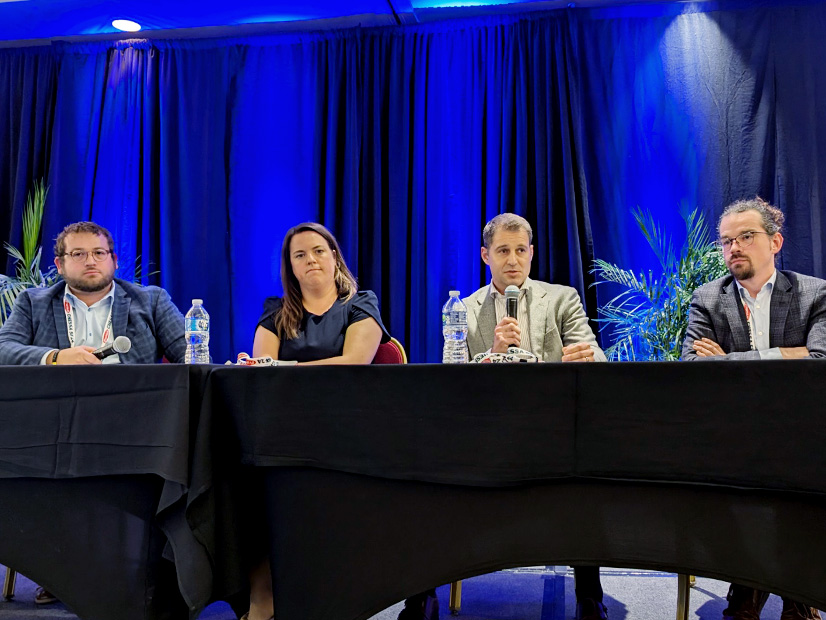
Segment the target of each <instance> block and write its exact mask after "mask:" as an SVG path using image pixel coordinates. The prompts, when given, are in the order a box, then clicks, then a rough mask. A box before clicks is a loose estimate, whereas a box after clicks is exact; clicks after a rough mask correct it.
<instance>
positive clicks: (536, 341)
mask: <svg viewBox="0 0 826 620" xmlns="http://www.w3.org/2000/svg"><path fill="white" fill-rule="evenodd" d="M532 240H533V230H532V229H531V225H530V224H529V223H528V221H527V220H525V218H523V217H520V216H518V215H516V214H513V213H502V214H500V215H497V216H496V217H494V218H493V219H492V220H491V221H490V222H488V223H487V224H486V225H485V228H484V230H483V231H482V241H483V244H484V245H483V246H482V260H483V261H484V262H485V264H486V265H488V267H490V275H491V282H490V284H489V285H488V286H485V287H482V288H481V289H479V290H478V291H476V292H475V293H473V294H472V295H470V296H469V297H466V298H465V299H464V300H463V301H464V303H465V305H466V306H467V321H468V338H467V341H468V349H469V353H470V356H471V357H473V356H475V355H478V354H479V353H485V352H489V353H507V351H508V347H519V348H520V349H524V350H526V351H530V352H531V353H533V354H534V355H536V356H537V357H538V358H539V359H540V360H542V361H544V362H594V361H599V362H604V361H606V359H605V354H604V353H603V352H602V349H600V348H599V345H598V344H597V341H596V338H594V332H593V331H591V328H590V326H589V325H588V317H587V316H586V314H585V310H584V308H583V307H582V302H581V301H580V299H579V294H578V293H577V291H576V290H575V289H573V288H571V287H568V286H560V285H557V284H547V283H545V282H537V281H535V280H531V279H530V278H529V277H528V274H529V273H530V270H531V259H532V258H533V245H531V242H532ZM511 286H512V287H516V288H517V289H518V292H517V291H514V290H513V289H511V290H510V291H509V294H511V295H512V294H514V293H516V295H515V296H516V300H517V303H516V306H517V310H516V317H513V316H508V314H509V313H508V310H507V305H508V301H507V300H506V295H505V289H506V288H508V287H511ZM511 303H512V302H511ZM511 307H512V306H511ZM511 313H512V312H511ZM574 577H575V581H576V598H577V611H576V618H577V620H605V619H606V618H607V617H608V611H607V609H606V608H605V605H603V603H602V586H601V584H600V580H599V567H597V566H577V567H574Z"/></svg>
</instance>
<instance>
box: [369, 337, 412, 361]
mask: <svg viewBox="0 0 826 620" xmlns="http://www.w3.org/2000/svg"><path fill="white" fill-rule="evenodd" d="M372 363H373V364H406V363H407V354H406V353H405V352H404V347H403V346H402V344H401V342H399V341H398V340H396V339H395V338H391V339H390V341H389V342H385V343H383V344H380V345H379V348H378V349H377V350H376V355H375V357H374V358H373V362H372Z"/></svg>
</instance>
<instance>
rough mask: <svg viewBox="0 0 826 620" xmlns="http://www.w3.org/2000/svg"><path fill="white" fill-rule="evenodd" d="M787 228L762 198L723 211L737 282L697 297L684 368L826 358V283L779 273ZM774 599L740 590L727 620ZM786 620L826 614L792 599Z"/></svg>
mask: <svg viewBox="0 0 826 620" xmlns="http://www.w3.org/2000/svg"><path fill="white" fill-rule="evenodd" d="M783 220H784V216H783V213H782V212H781V211H780V209H778V208H776V207H773V206H771V205H770V204H769V203H767V202H765V201H764V200H762V199H761V198H759V197H757V198H754V199H753V200H741V201H738V202H735V203H734V204H732V205H729V206H728V207H726V209H725V210H724V211H723V214H722V216H721V217H720V221H719V224H718V228H719V233H720V245H721V246H722V249H723V256H724V258H725V261H726V266H727V267H728V268H729V271H730V272H731V275H729V276H726V277H725V278H720V279H719V280H715V281H714V282H710V283H709V284H706V285H704V286H701V287H700V288H698V289H697V290H696V291H695V292H694V296H693V298H692V300H691V307H690V310H689V315H688V329H687V330H686V338H685V342H683V354H682V358H683V360H698V359H736V360H746V359H755V360H756V359H800V358H807V357H817V358H823V357H826V280H820V279H818V278H812V277H810V276H804V275H801V274H798V273H794V272H792V271H779V270H777V269H775V265H774V262H775V256H776V255H777V253H778V252H779V251H780V248H781V247H783V235H782V234H781V232H780V231H781V228H782V227H783ZM767 598H768V592H763V591H760V590H755V589H753V588H747V587H745V586H741V585H738V584H732V585H731V587H730V588H729V593H728V602H729V604H728V607H727V608H726V609H725V610H724V611H723V618H724V620H726V619H734V620H754V619H756V618H759V617H760V610H761V609H762V608H763V605H764V604H765V602H766V599H767ZM780 618H781V620H813V619H820V612H818V611H817V610H816V609H814V608H812V607H808V606H806V605H803V604H802V603H798V602H796V601H792V600H790V599H787V598H784V599H783V612H782V615H781V616H780Z"/></svg>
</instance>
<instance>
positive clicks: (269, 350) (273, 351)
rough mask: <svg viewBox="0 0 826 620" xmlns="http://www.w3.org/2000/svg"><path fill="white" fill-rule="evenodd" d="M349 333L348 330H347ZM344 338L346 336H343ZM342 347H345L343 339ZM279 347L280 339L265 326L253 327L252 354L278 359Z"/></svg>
mask: <svg viewBox="0 0 826 620" xmlns="http://www.w3.org/2000/svg"><path fill="white" fill-rule="evenodd" d="M348 333H349V330H348ZM345 338H346V336H345ZM344 348H345V349H346V348H347V342H346V340H345V344H344ZM280 349H281V340H280V339H279V338H278V336H276V335H275V334H273V333H272V332H271V331H270V330H268V329H267V328H266V327H261V326H260V325H259V326H258V327H257V328H256V329H255V340H254V341H253V343H252V356H253V357H264V356H265V355H269V356H270V357H271V358H273V359H274V360H277V359H278V351H279V350H280Z"/></svg>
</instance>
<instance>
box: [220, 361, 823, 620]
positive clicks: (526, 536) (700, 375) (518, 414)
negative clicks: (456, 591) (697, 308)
mask: <svg viewBox="0 0 826 620" xmlns="http://www.w3.org/2000/svg"><path fill="white" fill-rule="evenodd" d="M824 371H826V366H825V365H824V364H823V363H821V362H817V361H801V362H794V363H791V362H785V361H781V362H751V363H696V364H685V363H672V364H666V363H662V364H651V363H640V364H582V365H567V364H541V365H519V366H502V365H496V366H493V365H491V366H472V365H469V366H454V367H444V366H427V365H422V366H406V367H405V366H396V367H315V368H263V369H261V368H259V369H247V368H228V369H216V370H215V371H214V372H213V374H212V375H211V377H210V393H211V398H212V399H213V400H214V401H215V402H221V403H224V406H225V407H226V411H227V412H228V413H229V415H230V416H231V417H232V419H233V422H234V424H235V428H236V433H237V435H238V437H239V439H240V442H241V451H242V459H243V461H244V462H245V463H247V464H250V465H254V466H256V470H257V471H259V472H264V476H265V488H266V498H267V502H268V510H269V514H268V527H269V531H270V536H271V539H272V542H271V544H272V546H271V562H272V565H273V573H274V584H273V586H274V588H275V592H276V615H277V616H278V617H280V618H286V619H290V618H304V619H307V620H316V619H324V618H329V619H331V620H332V619H338V620H341V619H343V618H365V617H368V616H369V615H370V614H371V613H374V612H375V611H377V610H379V609H381V608H382V607H383V606H386V605H387V604H390V603H392V602H393V601H395V600H399V599H400V598H403V597H404V596H406V595H409V594H413V593H415V592H417V591H420V590H423V589H425V588H426V587H431V586H434V585H439V583H442V582H445V581H450V580H453V579H456V578H461V577H466V576H469V575H472V574H477V573H479V572H483V571H487V570H493V569H496V568H503V567H505V566H518V565H531V564H537V563H544V562H547V563H567V562H576V563H595V564H601V565H614V566H638V567H642V568H658V569H666V570H669V569H670V570H676V569H680V570H683V571H685V572H692V573H695V574H700V575H708V576H714V577H718V578H724V579H736V580H738V581H739V582H742V583H746V584H752V585H756V586H765V587H769V588H771V589H774V590H775V591H777V592H781V593H785V594H789V595H792V596H795V597H796V598H798V599H799V600H803V601H807V602H810V603H812V604H815V605H819V606H820V607H824V606H826V568H824V567H823V564H822V562H821V561H820V559H821V558H822V557H823V554H824V553H826V543H824V542H822V537H821V536H820V530H821V527H822V526H821V523H823V522H826V500H824V497H826V495H825V494H824V491H826V479H824V477H823V472H824V471H826V453H824V451H823V450H822V449H821V448H820V447H821V446H822V445H823V443H824V441H823V440H824V439H826V425H824V424H823V423H822V421H821V419H820V417H821V413H820V412H821V406H820V403H821V402H822V400H823V392H824V389H826V388H824V382H823V380H822V375H823V373H824ZM490 515H495V517H494V518H493V520H491V519H490V518H489V516H490Z"/></svg>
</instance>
